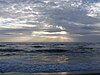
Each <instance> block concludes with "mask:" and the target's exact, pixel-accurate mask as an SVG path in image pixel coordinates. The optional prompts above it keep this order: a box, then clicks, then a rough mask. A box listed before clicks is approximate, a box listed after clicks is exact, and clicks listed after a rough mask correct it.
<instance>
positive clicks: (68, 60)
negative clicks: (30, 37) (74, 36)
mask: <svg viewBox="0 0 100 75" xmlns="http://www.w3.org/2000/svg"><path fill="white" fill-rule="evenodd" d="M81 71H83V72H86V71H87V72H88V71H91V72H92V71H100V43H86V42H67V43H63V42H62V43H55V42H54V43H31V42H29V43H25V42H24V43H21V42H17V43H16V42H13V43H10V42H6V43H0V73H6V72H7V73H8V72H20V73H22V72H24V73H39V72H81Z"/></svg>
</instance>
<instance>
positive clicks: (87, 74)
mask: <svg viewBox="0 0 100 75" xmlns="http://www.w3.org/2000/svg"><path fill="white" fill-rule="evenodd" d="M0 75H100V71H80V72H78V71H77V72H40V73H23V72H7V73H0Z"/></svg>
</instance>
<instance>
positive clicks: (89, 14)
mask: <svg viewBox="0 0 100 75" xmlns="http://www.w3.org/2000/svg"><path fill="white" fill-rule="evenodd" d="M0 42H100V0H0Z"/></svg>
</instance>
